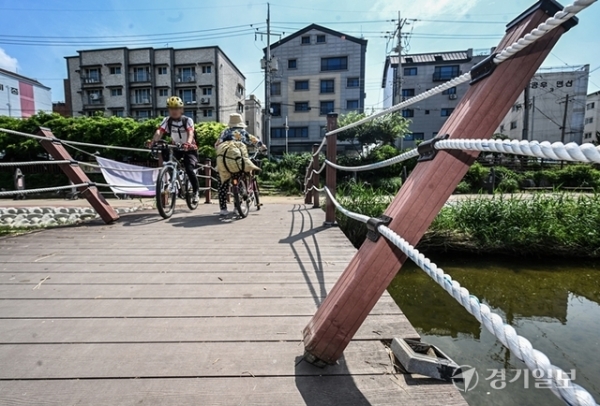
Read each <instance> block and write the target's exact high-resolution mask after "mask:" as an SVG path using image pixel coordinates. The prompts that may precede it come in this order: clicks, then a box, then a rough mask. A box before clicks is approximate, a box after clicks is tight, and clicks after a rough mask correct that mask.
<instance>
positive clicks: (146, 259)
mask: <svg viewBox="0 0 600 406" xmlns="http://www.w3.org/2000/svg"><path fill="white" fill-rule="evenodd" d="M0 260H1V261H2V262H3V263H4V264H11V263H15V264H28V263H33V262H38V263H44V264H51V263H60V264H87V263H93V262H100V263H103V264H138V265H143V264H166V265H170V264H173V254H171V255H168V254H164V255H152V254H149V255H127V253H123V254H122V255H120V256H117V255H114V256H113V255H106V254H102V255H100V254H96V255H91V256H90V255H85V254H80V253H70V254H66V255H65V254H60V253H53V252H49V253H46V252H45V253H42V255H39V256H37V257H36V256H30V257H28V258H26V257H25V256H24V255H2V256H0ZM297 260H300V261H302V262H309V261H312V260H315V261H316V262H317V263H322V262H323V261H324V260H327V261H338V262H345V261H347V260H348V258H347V256H346V257H344V256H343V255H340V254H334V253H332V254H329V255H326V256H323V255H322V260H321V261H318V260H316V258H314V254H313V255H311V254H309V253H303V252H298V253H297V254H294V253H293V252H290V253H283V252H282V253H280V254H279V255H277V254H275V253H273V254H271V255H268V256H267V255H261V254H248V255H244V256H243V257H241V258H236V257H230V256H227V255H225V256H213V257H208V258H207V257H206V256H203V255H189V254H182V255H180V256H179V257H178V258H177V263H180V264H186V263H187V264H198V265H202V266H210V265H212V264H252V263H256V262H261V263H266V262H271V263H282V264H285V263H291V264H293V263H296V262H297Z"/></svg>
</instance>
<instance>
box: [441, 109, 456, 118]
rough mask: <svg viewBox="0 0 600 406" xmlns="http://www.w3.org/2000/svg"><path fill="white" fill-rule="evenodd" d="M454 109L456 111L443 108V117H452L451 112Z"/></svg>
mask: <svg viewBox="0 0 600 406" xmlns="http://www.w3.org/2000/svg"><path fill="white" fill-rule="evenodd" d="M453 111H454V109H442V110H441V116H442V117H450V114H452V112H453Z"/></svg>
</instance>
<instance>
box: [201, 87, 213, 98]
mask: <svg viewBox="0 0 600 406" xmlns="http://www.w3.org/2000/svg"><path fill="white" fill-rule="evenodd" d="M202 95H203V96H212V87H203V88H202Z"/></svg>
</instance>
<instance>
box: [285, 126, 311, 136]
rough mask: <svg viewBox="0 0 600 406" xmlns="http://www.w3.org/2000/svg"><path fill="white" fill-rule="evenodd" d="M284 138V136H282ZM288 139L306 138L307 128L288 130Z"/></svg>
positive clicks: (291, 128)
mask: <svg viewBox="0 0 600 406" xmlns="http://www.w3.org/2000/svg"><path fill="white" fill-rule="evenodd" d="M284 136H285V134H284ZM288 137H289V138H308V127H290V128H289V130H288Z"/></svg>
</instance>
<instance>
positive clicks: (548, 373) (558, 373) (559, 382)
mask: <svg viewBox="0 0 600 406" xmlns="http://www.w3.org/2000/svg"><path fill="white" fill-rule="evenodd" d="M325 191H326V192H327V195H328V197H329V199H330V200H331V202H332V203H333V204H334V205H335V207H336V209H337V210H339V211H340V212H341V213H342V214H344V215H345V216H347V217H349V218H352V219H354V220H357V221H360V222H362V223H367V221H368V220H369V217H368V216H365V215H362V214H359V213H354V212H352V211H350V210H347V209H345V208H344V207H342V206H341V205H340V203H339V202H338V201H337V200H336V199H335V198H334V197H333V196H332V194H331V192H330V191H329V189H327V187H325ZM377 230H378V232H379V233H380V234H381V235H382V236H383V237H385V238H386V239H387V240H388V241H390V242H391V243H392V244H394V245H395V246H396V247H398V248H399V249H400V250H401V251H402V252H403V253H404V254H406V256H408V257H409V258H410V259H411V260H412V261H413V262H414V263H415V264H417V265H418V266H419V267H420V268H421V269H422V270H423V271H425V273H426V274H427V275H429V276H430V277H431V278H432V279H433V280H434V281H435V282H436V283H437V284H438V285H440V286H441V287H442V288H444V289H445V290H446V291H447V292H448V293H449V294H450V295H451V296H452V297H453V298H454V299H456V301H458V302H459V303H460V304H461V305H462V306H463V307H464V308H465V309H467V311H468V312H469V313H471V314H472V315H473V316H475V318H476V319H477V321H479V322H480V323H481V324H482V325H483V326H485V328H486V329H487V330H488V331H489V332H490V333H492V334H493V335H494V336H495V337H496V338H497V339H498V340H499V341H500V342H501V343H502V345H504V346H505V347H506V348H508V349H509V350H510V351H511V352H512V353H513V355H514V356H515V357H517V358H518V359H519V360H521V361H523V362H524V363H525V365H527V368H529V369H530V370H531V371H534V372H537V373H540V372H541V373H543V374H544V375H543V377H542V379H545V380H546V382H548V383H549V384H550V385H551V390H552V392H553V393H554V394H555V395H556V396H557V397H559V398H560V399H562V400H563V401H564V402H565V403H566V404H567V405H572V406H598V405H597V403H596V401H595V400H594V398H593V397H592V395H591V394H590V393H589V392H587V391H586V390H585V389H584V388H582V387H581V386H579V385H577V384H575V383H574V382H572V381H571V379H570V378H569V375H568V374H567V373H566V372H565V371H563V370H562V369H560V368H559V367H557V366H555V365H552V363H551V362H550V360H549V359H548V357H547V356H546V355H544V354H543V353H542V352H540V351H538V350H536V349H534V348H533V346H532V345H531V342H530V341H529V340H527V339H526V338H524V337H522V336H520V335H518V334H517V332H516V330H515V329H514V328H513V327H512V326H510V325H508V324H505V323H504V321H503V320H502V317H500V316H499V315H498V314H496V313H494V312H493V311H492V310H491V309H490V308H489V306H487V305H485V304H483V303H481V301H480V300H479V299H478V298H477V297H476V296H474V295H471V294H470V293H469V291H468V290H467V289H466V288H464V287H462V286H461V285H460V283H458V282H457V281H454V280H452V277H451V276H450V275H448V274H446V273H444V271H443V270H442V269H441V268H438V267H437V265H436V264H434V263H433V262H431V260H429V259H428V258H426V257H425V256H424V255H423V254H421V253H420V252H419V251H418V250H417V249H416V248H415V247H413V246H412V245H410V244H409V243H408V242H407V241H406V240H404V239H403V238H402V237H400V236H399V235H398V234H396V233H395V232H394V231H393V230H392V229H390V228H388V227H386V226H384V225H379V226H378V227H377Z"/></svg>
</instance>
